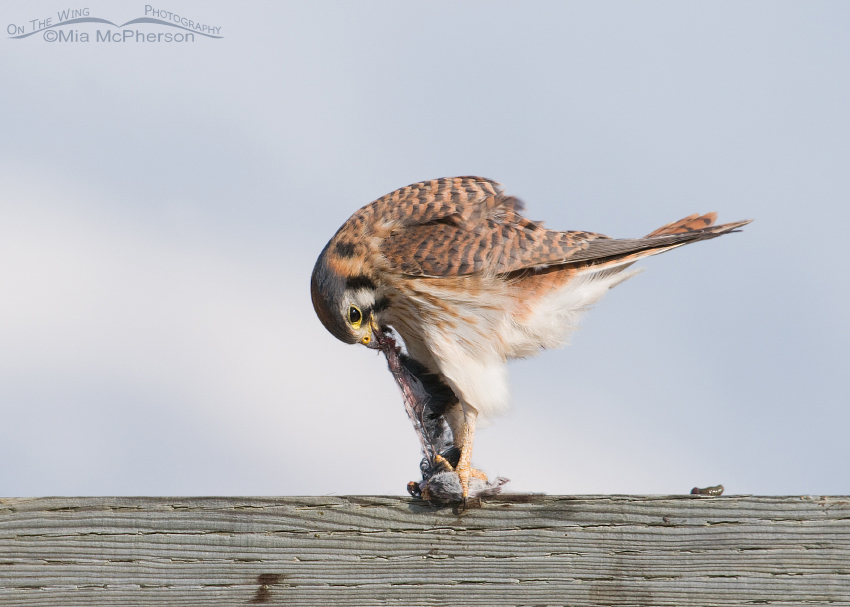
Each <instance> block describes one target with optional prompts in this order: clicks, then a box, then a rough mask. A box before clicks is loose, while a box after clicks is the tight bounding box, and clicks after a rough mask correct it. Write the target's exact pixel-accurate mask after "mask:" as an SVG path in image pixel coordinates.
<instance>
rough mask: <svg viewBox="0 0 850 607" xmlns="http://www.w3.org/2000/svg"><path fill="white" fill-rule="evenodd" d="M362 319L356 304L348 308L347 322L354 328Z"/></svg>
mask: <svg viewBox="0 0 850 607" xmlns="http://www.w3.org/2000/svg"><path fill="white" fill-rule="evenodd" d="M362 320H363V315H362V314H361V313H360V308H358V307H357V306H351V307H350V308H348V322H350V323H351V326H352V327H354V328H355V329H356V328H358V327H359V326H360V322H361V321H362Z"/></svg>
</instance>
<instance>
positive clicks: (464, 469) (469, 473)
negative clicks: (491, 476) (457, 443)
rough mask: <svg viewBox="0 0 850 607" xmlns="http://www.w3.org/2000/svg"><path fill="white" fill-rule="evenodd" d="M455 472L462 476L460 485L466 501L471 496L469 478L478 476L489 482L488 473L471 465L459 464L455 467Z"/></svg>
mask: <svg viewBox="0 0 850 607" xmlns="http://www.w3.org/2000/svg"><path fill="white" fill-rule="evenodd" d="M455 472H457V475H458V477H460V487H461V489H462V491H463V501H464V502H466V500H467V498H469V479H470V478H473V477H474V478H478V479H481V480H482V481H484V482H485V483H486V482H487V475H486V474H484V473H483V472H481V470H476V469H475V468H472V467H470V466H462V465H459V466H458V467H457V468H455Z"/></svg>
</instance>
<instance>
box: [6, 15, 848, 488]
mask: <svg viewBox="0 0 850 607" xmlns="http://www.w3.org/2000/svg"><path fill="white" fill-rule="evenodd" d="M144 6H145V3H139V4H137V3H131V2H121V3H115V2H94V3H90V4H88V7H89V9H90V13H91V15H92V16H95V17H100V18H103V19H107V20H110V21H113V22H115V23H119V24H121V23H125V22H126V21H129V20H131V19H134V18H137V17H141V16H144ZM154 6H156V7H157V8H162V9H167V10H168V11H171V12H174V13H180V14H184V15H186V16H188V17H189V18H192V19H193V20H194V21H197V22H203V23H209V24H212V25H215V26H220V27H221V35H222V36H223V38H222V39H219V40H212V39H206V38H202V37H200V36H199V37H197V39H196V41H195V42H194V43H191V44H187V43H183V44H179V45H178V44H165V43H161V44H146V43H135V42H134V43H131V42H127V43H121V44H116V43H111V44H106V43H96V42H90V43H88V44H86V43H70V42H53V43H50V42H47V41H45V40H44V38H43V37H42V36H40V35H34V36H31V37H29V38H25V39H19V40H12V39H9V38H3V39H2V40H0V117H2V118H0V125H2V137H0V495H45V494H95V495H97V494H136V495H138V494H152V495H157V494H172V495H174V494H184V495H185V494H222V495H223V494H245V495H278V494H290V495H291V494H329V493H335V494H347V493H369V494H372V493H390V494H401V493H403V492H404V488H405V485H406V483H407V481H409V480H414V479H415V478H417V474H418V460H419V454H418V444H417V440H416V438H415V436H414V434H413V431H412V429H411V427H410V423H409V422H408V421H407V419H406V417H405V414H404V410H403V407H402V403H401V400H400V396H399V395H398V393H397V390H396V388H395V385H394V384H393V382H392V379H391V377H390V375H389V373H388V372H387V371H386V368H385V363H384V361H383V360H382V359H381V358H378V357H376V355H375V354H374V353H373V352H369V351H367V350H365V349H364V348H362V347H356V346H345V345H343V344H341V343H339V342H337V341H336V340H335V339H334V338H333V337H331V336H330V334H328V333H327V332H326V331H325V330H324V328H323V327H322V326H321V324H320V323H319V322H318V320H317V319H316V318H315V315H314V313H313V310H312V306H311V304H310V298H309V286H308V282H309V276H310V272H311V270H312V266H313V263H314V261H315V258H316V256H317V255H318V253H319V252H320V250H321V248H322V247H323V246H324V244H325V242H326V241H327V240H328V239H329V238H330V236H331V235H332V234H333V233H334V231H335V230H336V229H337V227H339V225H340V224H341V223H342V222H343V221H344V220H345V219H346V218H347V217H348V216H349V215H350V214H351V213H352V212H353V211H355V210H356V209H357V208H359V207H360V206H362V205H363V204H366V203H367V202H369V201H370V200H372V199H374V198H376V197H378V196H381V195H383V194H385V193H386V192H388V191H390V190H393V189H395V188H397V187H401V186H404V185H406V184H408V183H411V182H414V181H419V180H422V179H430V178H434V177H439V176H447V175H466V174H477V175H483V176H486V177H490V178H492V179H496V180H497V181H500V182H502V183H503V184H504V185H505V187H506V189H507V191H508V192H509V193H511V194H514V195H517V196H519V197H520V198H522V199H523V200H524V201H525V202H526V206H527V209H528V215H529V216H530V217H531V218H532V219H542V220H546V222H547V225H548V226H550V227H553V228H559V229H583V230H591V231H598V232H603V233H606V234H610V235H612V236H619V237H629V236H639V235H642V234H645V233H647V232H649V231H651V230H652V229H654V228H656V227H658V226H660V225H662V224H664V223H667V222H669V221H672V220H676V219H679V218H681V217H684V216H685V215H688V214H690V213H692V212H695V211H699V212H707V211H711V210H716V211H718V212H719V215H720V220H721V221H732V220H738V219H744V218H754V219H756V222H755V223H753V224H752V225H750V226H747V228H745V230H744V232H743V233H741V234H734V235H731V236H725V237H723V238H721V239H718V240H714V241H711V242H708V243H701V244H697V245H694V246H690V247H686V248H685V249H680V250H677V251H674V252H671V253H668V254H665V255H662V256H659V257H655V258H651V259H649V260H646V261H644V262H641V266H642V267H643V268H645V270H646V271H645V272H644V273H642V274H641V275H639V276H637V277H636V278H634V279H632V280H630V281H628V282H627V283H624V284H623V285H621V286H619V287H617V288H616V289H615V290H614V291H612V292H611V293H610V294H609V295H608V296H606V298H605V299H604V300H603V301H602V302H601V303H600V304H599V305H598V306H597V308H596V309H595V310H593V311H592V312H591V313H590V314H589V315H588V316H587V317H586V322H585V325H584V327H583V329H582V330H580V331H579V332H578V333H577V334H576V335H575V336H574V339H573V344H572V345H571V346H569V347H567V348H566V349H563V350H559V351H555V352H547V353H544V354H543V355H542V356H540V357H537V358H535V359H531V360H528V361H522V362H520V363H516V364H512V365H511V379H512V388H513V395H514V396H513V400H514V405H513V410H512V412H511V414H510V415H509V416H507V417H505V418H501V419H497V420H496V421H495V423H494V424H493V425H492V426H491V427H490V428H487V429H484V430H482V431H481V432H479V433H478V435H477V439H476V452H475V457H474V459H475V462H476V465H477V466H478V467H479V468H481V469H483V470H484V471H486V472H488V473H491V474H499V475H503V476H507V477H509V478H511V479H512V483H511V485H509V487H510V488H512V489H513V490H515V491H540V492H547V493H684V492H687V491H689V490H690V488H691V487H693V486H694V485H709V484H715V483H723V484H725V485H726V487H727V490H728V492H731V493H762V494H796V493H830V494H842V493H843V494H846V493H848V491H850V485H848V483H850V444H848V440H847V438H846V437H847V432H848V428H850V394H848V392H850V391H848V387H847V379H846V375H847V372H848V368H850V365H848V345H847V344H848V339H850V321H848V314H847V308H848V304H847V299H848V295H850V293H849V292H848V286H847V274H848V272H847V270H846V268H845V267H844V262H843V255H844V249H845V244H844V241H845V239H846V238H845V236H843V228H844V226H845V225H847V224H848V222H850V211H848V202H850V170H848V167H850V112H848V109H847V108H848V107H850V36H848V32H850V5H848V4H847V3H844V2H806V3H802V2H797V3H783V2H765V3H757V2H751V3H746V4H743V5H742V4H741V3H738V2H727V3H723V2H711V3H708V2H706V3H681V2H670V3H659V2H652V3H645V2H643V3H642V2H634V3H600V2H586V3H568V2H551V3H543V2H539V3H519V2H516V3H508V2H497V3H494V2H465V3H453V2H444V3H440V2H436V3H435V2H429V3H427V4H426V3H397V2H384V3H374V2H369V3H365V2H364V3H344V2H338V3H320V2H309V3H307V2H304V3H300V4H296V3H275V2H266V3H259V2H254V3H251V2H244V3H222V2H172V3H169V4H168V5H154ZM65 8H68V7H67V6H65V5H61V4H58V3H54V2H22V1H12V2H6V3H4V5H3V8H2V10H0V22H2V23H0V25H2V26H3V28H4V30H3V31H8V30H7V28H8V26H9V24H28V23H29V21H31V20H32V19H43V18H45V17H48V16H52V17H53V19H54V21H55V20H56V13H57V11H59V10H62V9H65ZM133 27H135V28H137V29H139V30H142V29H144V30H145V31H165V28H164V27H163V26H154V25H145V26H141V25H140V26H133ZM75 28H76V29H77V30H78V31H80V32H82V31H88V32H94V31H95V30H96V29H97V26H95V25H83V24H80V25H77V26H75ZM145 28H147V29H145Z"/></svg>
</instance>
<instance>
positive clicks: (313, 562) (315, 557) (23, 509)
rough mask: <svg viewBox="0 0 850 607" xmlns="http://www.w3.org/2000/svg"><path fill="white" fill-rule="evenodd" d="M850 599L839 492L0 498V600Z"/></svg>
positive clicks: (848, 531)
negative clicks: (472, 505) (448, 500)
mask: <svg viewBox="0 0 850 607" xmlns="http://www.w3.org/2000/svg"><path fill="white" fill-rule="evenodd" d="M262 603H267V604H270V605H287V606H292V605H311V606H315V605H319V606H331V605H346V606H355V605H404V606H416V605H429V606H434V605H446V606H452V607H457V606H465V605H487V606H498V605H671V606H674V605H675V606H682V605H699V606H701V607H704V606H707V605H742V604H771V605H802V604H806V605H812V604H830V605H850V498H848V497H810V496H804V497H799V496H798V497H735V496H732V497H702V496H667V497H631V496H590V497H578V496H576V497H560V496H532V497H520V496H504V497H501V498H494V499H491V500H490V501H487V502H485V503H484V504H483V506H482V507H481V508H478V509H471V510H468V511H466V512H464V513H460V514H459V513H458V512H457V511H456V510H453V509H452V508H435V507H431V506H429V505H428V504H426V503H423V502H420V501H417V500H413V499H409V498H398V497H282V498H252V497H227V498H224V497H210V498H151V497H126V498H119V497H100V498H37V499H20V498H15V499H2V500H0V605H3V606H4V607H12V606H25V605H26V606H51V607H52V606H59V605H61V606H73V605H86V606H101V605H146V606H147V605H168V606H182V605H198V606H215V605H249V604H262Z"/></svg>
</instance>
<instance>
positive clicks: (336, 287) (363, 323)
mask: <svg viewBox="0 0 850 607" xmlns="http://www.w3.org/2000/svg"><path fill="white" fill-rule="evenodd" d="M329 248H330V243H329V244H328V246H326V247H325V250H324V251H322V254H321V255H319V259H318V260H317V261H316V267H314V268H313V277H312V279H311V280H310V295H311V296H312V298H313V308H314V309H315V310H316V315H317V316H318V317H319V320H321V321H322V324H323V325H325V328H326V329H327V330H328V331H330V332H331V334H332V335H333V336H334V337H336V338H337V339H339V340H340V341H343V342H345V343H348V344H356V343H361V344H363V345H364V346H369V347H372V348H375V347H377V344H375V343H374V337H373V333H374V332H376V331H378V330H380V329H379V327H380V322H379V320H378V315H379V313H380V312H381V310H382V309H383V307H384V306H385V302H386V300H385V299H383V298H380V297H379V296H378V287H377V285H376V284H375V282H374V281H373V280H372V279H371V278H370V277H369V276H366V275H365V274H353V275H351V274H348V275H346V274H345V273H343V271H342V268H341V267H340V264H339V263H334V262H335V261H336V260H335V259H334V255H333V253H329Z"/></svg>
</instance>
